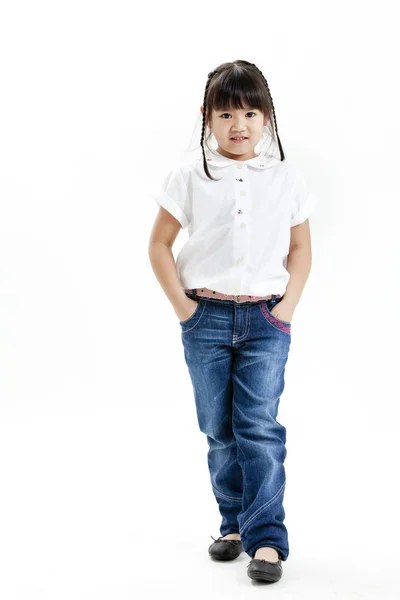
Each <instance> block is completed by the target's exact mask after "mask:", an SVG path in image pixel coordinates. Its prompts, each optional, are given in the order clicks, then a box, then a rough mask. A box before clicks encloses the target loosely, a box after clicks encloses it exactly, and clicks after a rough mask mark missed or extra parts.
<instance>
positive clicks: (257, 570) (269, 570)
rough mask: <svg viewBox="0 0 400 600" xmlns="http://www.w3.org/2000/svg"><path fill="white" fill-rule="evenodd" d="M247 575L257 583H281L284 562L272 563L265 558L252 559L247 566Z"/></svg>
mask: <svg viewBox="0 0 400 600" xmlns="http://www.w3.org/2000/svg"><path fill="white" fill-rule="evenodd" d="M247 575H248V576H249V577H251V579H255V580H257V581H270V582H271V583H272V582H275V581H279V579H280V578H281V577H282V562H281V560H278V561H277V562H270V561H268V560H264V559H263V558H252V559H251V561H250V562H249V564H248V565H247Z"/></svg>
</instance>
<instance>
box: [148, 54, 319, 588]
mask: <svg viewBox="0 0 400 600" xmlns="http://www.w3.org/2000/svg"><path fill="white" fill-rule="evenodd" d="M200 110H201V114H202V132H201V142H200V144H201V149H202V159H198V160H192V161H191V162H189V163H187V164H180V165H178V166H177V167H175V168H174V169H172V171H170V173H169V174H168V176H167V178H166V180H165V182H164V185H163V188H162V190H160V191H158V192H157V193H156V194H155V200H156V202H157V203H158V205H159V207H160V208H159V212H158V214H157V218H156V220H155V223H154V226H153V230H152V233H151V238H150V243H149V257H150V261H151V264H152V267H153V270H154V272H155V275H156V277H157V279H158V281H159V282H160V284H161V286H162V288H163V290H164V292H165V293H166V295H167V297H168V299H169V300H170V301H171V303H172V305H173V307H174V309H175V313H176V315H177V317H178V319H179V323H180V327H181V337H182V343H183V347H184V355H185V360H186V364H187V367H188V370H189V373H190V377H191V381H192V384H193V391H194V398H195V404H196V413H197V418H198V423H199V427H200V430H201V431H202V432H204V433H205V435H206V436H207V442H208V446H209V449H208V467H209V471H210V480H211V487H212V491H213V493H214V495H215V498H216V501H217V503H218V507H219V511H220V513H221V516H222V523H221V528H220V533H221V536H220V537H219V538H218V539H215V538H213V539H214V542H213V544H211V546H210V547H209V549H208V552H209V555H210V556H211V557H212V558H214V559H218V560H232V559H234V558H236V557H237V556H239V555H240V553H241V552H243V551H245V552H246V553H247V554H248V555H249V556H250V557H251V561H250V563H249V564H248V565H247V573H248V575H249V577H251V578H252V579H259V580H263V581H269V582H273V581H278V580H279V579H280V578H281V576H282V563H281V561H285V560H286V559H287V557H288V555H289V544H288V532H287V529H286V527H285V525H284V517H285V512H284V508H283V496H284V489H285V483H286V476H285V469H284V465H283V463H284V460H285V457H286V447H285V443H286V429H285V427H284V426H283V425H282V424H281V423H279V422H278V421H277V418H276V417H277V411H278V404H279V400H280V397H281V394H282V392H283V389H284V373H285V365H286V362H287V359H288V353H289V348H290V343H291V334H292V318H293V312H294V310H295V307H296V305H297V303H298V301H299V299H300V295H301V293H302V290H303V288H304V285H305V283H306V280H307V277H308V274H309V271H310V267H311V242H310V229H309V222H308V216H309V214H310V213H311V211H312V209H313V208H314V205H315V204H316V202H317V198H316V197H315V196H314V195H313V194H311V193H310V192H309V191H308V189H307V186H306V184H305V181H304V179H303V177H302V176H301V174H300V173H299V172H298V171H297V169H295V168H294V167H293V166H291V165H290V164H288V162H287V160H286V158H285V155H284V152H283V149H282V144H281V141H280V139H279V135H278V126H277V121H276V116H275V109H274V105H273V102H272V98H271V94H270V92H269V87H268V83H267V81H266V79H265V78H264V76H263V74H262V73H261V71H260V70H259V69H258V68H257V67H256V65H254V64H251V63H249V62H247V61H244V60H237V61H235V62H232V63H224V64H222V65H220V66H219V67H217V68H216V69H215V71H212V72H211V73H209V75H208V80H207V83H206V87H205V93H204V100H203V105H202V106H201V108H200ZM206 131H207V135H205V134H206ZM275 132H276V137H275ZM264 133H266V134H267V137H270V138H271V139H272V141H273V142H276V141H277V144H278V149H279V158H277V157H275V156H274V155H273V154H269V153H261V152H260V153H258V154H257V153H256V151H255V147H256V146H257V144H258V143H259V142H260V140H261V138H262V136H263V134H264ZM211 136H214V137H215V139H216V142H217V148H216V150H212V149H211V148H210V147H209V145H208V141H209V139H210V138H211ZM204 140H205V141H206V148H205V147H204ZM186 227H188V232H189V239H188V241H187V243H186V244H185V245H184V247H183V248H182V250H181V252H180V253H179V255H178V257H177V261H176V265H175V260H174V257H173V254H172V245H173V243H174V241H175V239H176V236H177V235H178V232H179V230H180V229H181V228H183V229H185V228H186ZM211 537H212V536H211Z"/></svg>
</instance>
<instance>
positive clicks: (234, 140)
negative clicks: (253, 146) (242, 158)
mask: <svg viewBox="0 0 400 600" xmlns="http://www.w3.org/2000/svg"><path fill="white" fill-rule="evenodd" d="M247 139H248V138H247V137H244V136H236V137H231V140H232V142H236V143H237V144H240V143H241V142H244V141H245V140H247Z"/></svg>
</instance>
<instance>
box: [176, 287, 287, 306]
mask: <svg viewBox="0 0 400 600" xmlns="http://www.w3.org/2000/svg"><path fill="white" fill-rule="evenodd" d="M193 289H195V291H196V295H197V296H205V297H206V298H216V299H217V300H234V301H235V302H257V301H258V300H269V299H270V298H272V296H274V297H275V298H280V297H281V295H280V294H269V295H268V296H248V295H246V294H240V295H239V296H235V295H233V294H223V293H222V292H216V291H215V290H210V289H209V288H206V287H204V288H193ZM193 289H187V288H185V292H187V293H188V294H193Z"/></svg>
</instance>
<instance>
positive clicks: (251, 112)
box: [221, 110, 257, 117]
mask: <svg viewBox="0 0 400 600" xmlns="http://www.w3.org/2000/svg"><path fill="white" fill-rule="evenodd" d="M246 114H248V115H249V114H252V115H255V116H257V115H256V113H255V112H253V111H252V110H250V111H249V112H248V113H246ZM224 115H229V113H223V114H222V115H221V117H223V116H224Z"/></svg>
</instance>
